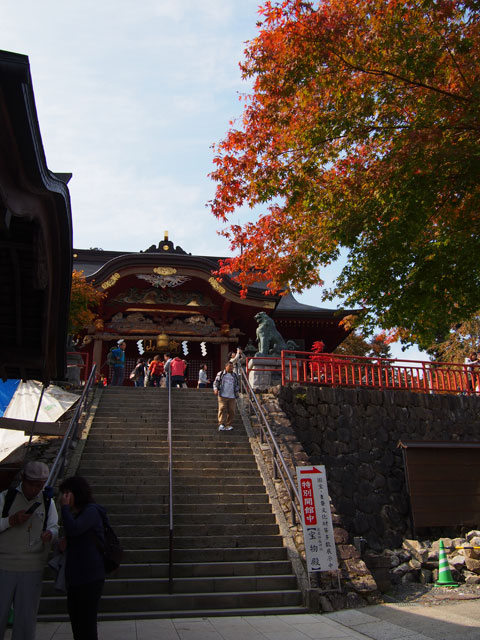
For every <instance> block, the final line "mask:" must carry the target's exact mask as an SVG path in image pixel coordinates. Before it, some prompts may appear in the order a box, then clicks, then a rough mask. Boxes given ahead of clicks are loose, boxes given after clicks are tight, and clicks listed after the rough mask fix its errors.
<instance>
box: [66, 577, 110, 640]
mask: <svg viewBox="0 0 480 640" xmlns="http://www.w3.org/2000/svg"><path fill="white" fill-rule="evenodd" d="M104 582H105V581H104V580H97V581H96V582H89V583H88V584H81V585H76V586H70V587H68V591H67V602H68V615H69V616H70V624H71V625H72V632H73V637H74V639H75V640H97V613H98V604H99V602H100V597H101V595H102V590H103V584H104Z"/></svg>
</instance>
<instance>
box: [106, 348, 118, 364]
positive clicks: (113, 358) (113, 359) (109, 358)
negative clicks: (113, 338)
mask: <svg viewBox="0 0 480 640" xmlns="http://www.w3.org/2000/svg"><path fill="white" fill-rule="evenodd" d="M116 348H117V347H112V348H111V349H110V351H109V352H108V353H107V364H109V365H110V366H111V367H113V365H115V364H118V358H117V356H114V355H113V352H114V350H115V349H116Z"/></svg>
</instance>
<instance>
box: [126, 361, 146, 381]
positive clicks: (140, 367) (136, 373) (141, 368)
mask: <svg viewBox="0 0 480 640" xmlns="http://www.w3.org/2000/svg"><path fill="white" fill-rule="evenodd" d="M144 375H145V365H144V363H143V362H139V363H138V364H137V366H136V367H135V369H134V370H133V371H132V372H131V373H130V380H140V378H143V377H144Z"/></svg>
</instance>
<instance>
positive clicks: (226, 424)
mask: <svg viewBox="0 0 480 640" xmlns="http://www.w3.org/2000/svg"><path fill="white" fill-rule="evenodd" d="M239 392H240V385H239V382H238V376H237V374H236V373H234V371H233V364H232V363H231V362H227V364H226V365H225V367H224V369H223V371H219V372H218V373H217V375H216V377H215V380H214V382H213V393H214V394H215V395H216V396H217V398H218V430H219V431H231V430H232V429H233V425H232V422H233V418H234V417H235V408H236V404H237V398H238V396H239Z"/></svg>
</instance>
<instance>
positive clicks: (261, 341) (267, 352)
mask: <svg viewBox="0 0 480 640" xmlns="http://www.w3.org/2000/svg"><path fill="white" fill-rule="evenodd" d="M255 320H256V321H257V324H258V326H257V342H258V352H257V353H256V354H255V355H256V356H271V355H279V354H280V352H281V351H282V350H283V349H287V343H286V342H285V340H284V339H283V338H282V336H281V335H280V333H279V331H278V330H277V327H276V326H275V322H274V321H273V320H272V318H270V316H268V315H267V314H266V313H265V311H260V312H259V313H257V314H256V316H255Z"/></svg>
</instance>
